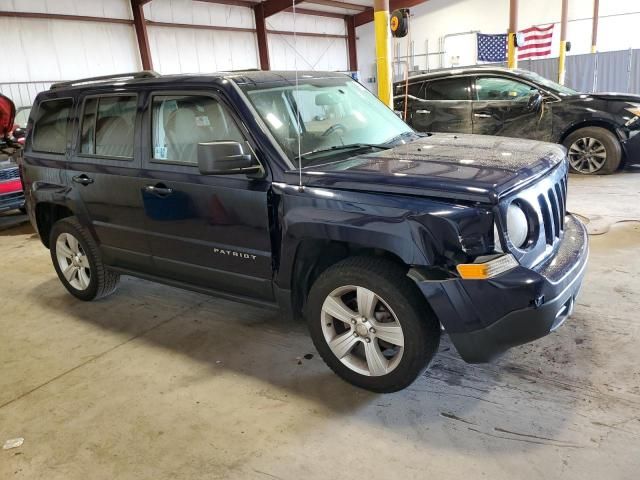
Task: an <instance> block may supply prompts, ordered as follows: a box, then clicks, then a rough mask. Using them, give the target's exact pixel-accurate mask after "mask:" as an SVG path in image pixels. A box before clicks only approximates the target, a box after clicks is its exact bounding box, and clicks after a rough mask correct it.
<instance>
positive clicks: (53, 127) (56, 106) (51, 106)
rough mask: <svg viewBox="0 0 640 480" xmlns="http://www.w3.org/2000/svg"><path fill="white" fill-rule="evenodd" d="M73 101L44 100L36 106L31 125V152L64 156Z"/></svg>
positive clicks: (64, 99)
mask: <svg viewBox="0 0 640 480" xmlns="http://www.w3.org/2000/svg"><path fill="white" fill-rule="evenodd" d="M72 106H73V100H72V99H70V98H62V99H58V100H45V101H44V102H42V103H40V105H39V106H38V113H37V115H36V117H35V121H34V125H33V142H32V144H33V147H32V148H33V150H34V151H36V152H46V153H59V154H64V153H65V150H66V148H67V133H68V130H67V129H68V128H69V115H70V113H71V107H72Z"/></svg>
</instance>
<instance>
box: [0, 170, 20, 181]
mask: <svg viewBox="0 0 640 480" xmlns="http://www.w3.org/2000/svg"><path fill="white" fill-rule="evenodd" d="M18 177H20V173H18V167H13V168H3V169H2V170H0V182H2V181H4V180H11V179H14V178H18Z"/></svg>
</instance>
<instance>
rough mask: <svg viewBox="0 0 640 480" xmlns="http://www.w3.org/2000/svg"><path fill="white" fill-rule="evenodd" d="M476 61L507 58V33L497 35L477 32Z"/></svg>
mask: <svg viewBox="0 0 640 480" xmlns="http://www.w3.org/2000/svg"><path fill="white" fill-rule="evenodd" d="M477 41H478V61H480V62H504V61H505V60H506V59H507V34H506V33H499V34H497V35H486V34H484V33H478V34H477Z"/></svg>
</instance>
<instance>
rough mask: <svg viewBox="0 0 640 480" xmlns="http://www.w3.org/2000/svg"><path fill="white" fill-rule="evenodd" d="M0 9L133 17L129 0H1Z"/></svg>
mask: <svg viewBox="0 0 640 480" xmlns="http://www.w3.org/2000/svg"><path fill="white" fill-rule="evenodd" d="M0 10H4V11H10V12H34V13H55V14H59V15H86V16H90V17H109V18H125V19H129V20H130V19H131V18H132V16H131V8H130V4H129V1H128V0H0Z"/></svg>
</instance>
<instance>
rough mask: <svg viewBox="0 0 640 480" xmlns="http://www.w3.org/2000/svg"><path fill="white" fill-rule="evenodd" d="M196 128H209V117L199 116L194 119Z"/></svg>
mask: <svg viewBox="0 0 640 480" xmlns="http://www.w3.org/2000/svg"><path fill="white" fill-rule="evenodd" d="M196 126H198V127H210V126H211V122H209V117H207V116H206V115H200V116H199V117H196Z"/></svg>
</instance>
